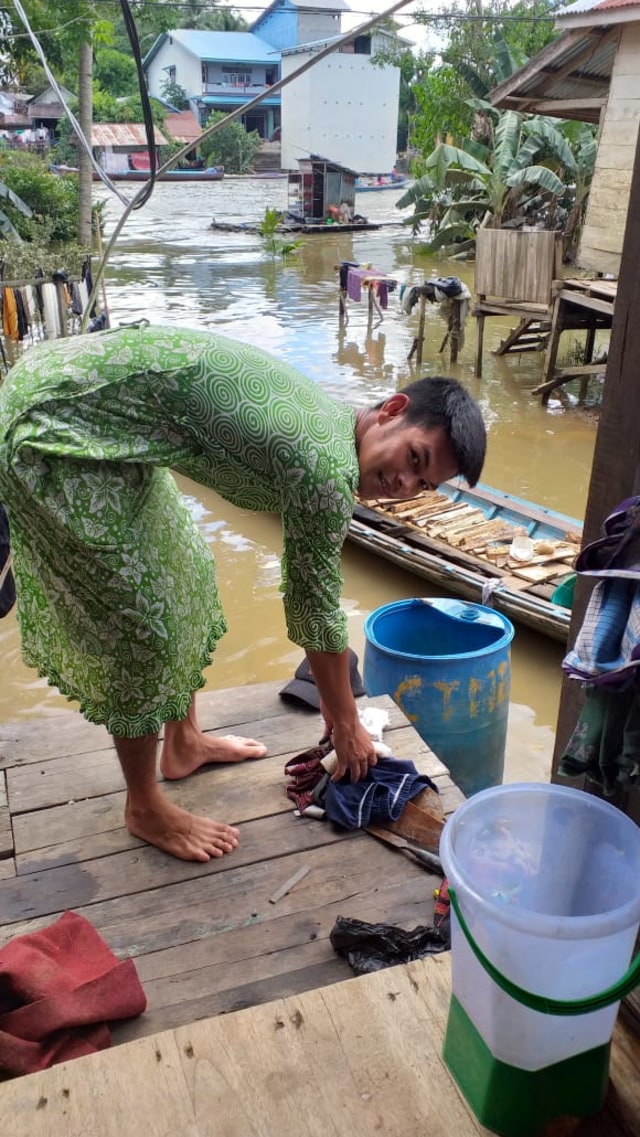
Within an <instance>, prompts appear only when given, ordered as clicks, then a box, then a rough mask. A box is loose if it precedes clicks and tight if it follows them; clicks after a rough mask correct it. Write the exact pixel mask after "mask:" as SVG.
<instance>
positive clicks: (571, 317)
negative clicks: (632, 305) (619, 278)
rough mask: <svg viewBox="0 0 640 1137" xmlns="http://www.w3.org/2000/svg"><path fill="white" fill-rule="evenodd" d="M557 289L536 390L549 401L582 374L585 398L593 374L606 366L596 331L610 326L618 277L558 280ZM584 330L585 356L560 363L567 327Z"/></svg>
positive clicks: (543, 398) (582, 390)
mask: <svg viewBox="0 0 640 1137" xmlns="http://www.w3.org/2000/svg"><path fill="white" fill-rule="evenodd" d="M557 283H558V284H559V285H560V287H558V288H557V289H556V291H555V296H554V301H553V313H552V317H551V331H550V334H549V344H548V347H547V352H546V356H545V361H544V370H543V375H542V383H540V385H539V386H538V387H534V389H533V391H532V394H534V395H542V402H543V403H546V402H547V401H548V399H549V395H550V394H551V392H552V391H554V390H556V388H558V387H561V386H562V385H563V384H564V383H567V382H568V381H569V380H570V379H576V378H578V377H579V378H581V379H582V383H581V397H582V398H584V397H585V395H586V390H587V386H588V381H589V378H590V376H592V375H598V374H601V373H603V372H604V371H605V370H606V364H605V363H604V362H603V361H597V360H595V359H594V348H595V339H596V332H597V331H598V330H600V329H603V328H604V329H607V330H608V329H610V328H611V326H612V322H613V308H614V304H615V299H616V293H617V287H618V286H617V282H616V281H614V280H588V279H584V280H583V279H572V280H562V281H558V282H557ZM570 330H573V331H584V332H585V333H586V335H585V346H584V358H583V361H582V362H581V363H577V364H574V365H572V366H567V367H558V366H557V357H558V348H559V345H560V336H561V334H562V332H563V331H570Z"/></svg>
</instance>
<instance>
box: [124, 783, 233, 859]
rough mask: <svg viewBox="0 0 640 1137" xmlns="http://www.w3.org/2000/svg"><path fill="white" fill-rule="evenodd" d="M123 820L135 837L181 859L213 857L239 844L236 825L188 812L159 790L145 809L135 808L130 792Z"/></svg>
mask: <svg viewBox="0 0 640 1137" xmlns="http://www.w3.org/2000/svg"><path fill="white" fill-rule="evenodd" d="M124 823H125V825H126V827H127V829H128V830H129V832H130V833H131V834H132V835H133V836H134V837H139V838H140V839H141V840H142V841H148V843H149V844H150V845H155V846H156V848H157V849H162V851H163V852H164V853H170V854H171V856H172V857H179V858H180V860H182V861H203V862H204V861H210V860H211V858H212V857H222V856H224V854H225V853H232V852H233V850H234V849H235V848H236V846H237V844H238V830H237V829H234V828H233V826H231V825H224V824H223V823H221V822H218V821H211V820H210V819H209V818H208V817H198V816H197V815H196V814H194V813H188V812H187V810H186V809H181V808H180V806H178V805H174V804H173V802H170V801H169V799H168V798H166V797H165V796H164V794H163V793H161V792H160V791H159V792H158V793H157V794H154V797H153V802H152V803H151V805H150V806H148V807H147V808H145V809H134V808H132V806H131V803H130V801H129V797H128V796H127V802H126V805H125V809H124Z"/></svg>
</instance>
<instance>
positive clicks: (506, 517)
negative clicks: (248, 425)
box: [349, 482, 582, 642]
mask: <svg viewBox="0 0 640 1137" xmlns="http://www.w3.org/2000/svg"><path fill="white" fill-rule="evenodd" d="M516 537H518V538H520V540H519V541H517V542H516V544H515V545H513V544H512V543H513V540H514V538H516ZM349 538H350V540H351V541H353V542H354V543H355V544H357V545H360V546H361V547H362V548H365V549H367V550H368V551H369V552H373V553H376V554H377V555H379V556H381V557H384V558H386V559H387V560H389V561H392V562H393V563H394V564H397V565H399V566H400V567H402V568H404V569H408V570H409V571H410V572H413V573H415V574H416V575H417V576H420V577H422V578H423V579H425V580H428V581H430V582H431V583H433V584H436V585H438V586H439V587H440V588H443V589H445V590H446V591H447V592H453V593H455V594H456V595H459V596H462V597H464V598H465V599H467V600H473V601H475V602H476V603H484V604H487V605H491V606H492V607H494V608H496V609H497V610H498V611H501V612H503V613H504V615H505V616H507V617H509V619H511V620H513V621H514V622H516V623H522V624H526V625H528V626H529V627H531V628H534V629H535V630H536V631H538V632H541V633H543V634H544V635H547V636H550V637H552V638H553V639H556V640H560V641H562V642H566V639H567V634H568V631H569V622H570V618H571V609H570V607H567V606H566V605H565V604H563V603H558V601H557V599H556V601H554V600H553V599H552V597H553V594H554V592H556V589H558V587H559V586H560V585H561V584H562V583H563V582H568V581H569V580H570V578H571V576H572V573H573V563H574V560H575V557H576V555H577V553H578V551H579V549H580V543H581V539H582V526H581V524H580V522H579V521H576V520H575V519H574V518H571V517H567V516H565V515H564V514H561V513H556V512H555V511H554V510H551V509H545V508H543V507H540V506H536V505H533V504H532V503H531V502H527V501H524V500H523V499H522V498H518V497H514V496H512V495H511V494H506V493H502V492H501V491H500V490H496V489H492V488H491V487H489V486H485V485H482V484H479V485H477V486H476V487H475V489H469V488H467V487H464V486H462V485H458V484H456V483H455V482H446V483H444V484H443V485H442V486H440V487H439V489H438V490H435V491H432V492H427V493H424V494H421V495H420V497H417V498H415V499H413V500H412V501H404V502H400V501H382V500H380V501H375V502H358V503H357V504H356V507H355V509H354V513H353V518H352V521H351V525H350V528H349ZM522 538H528V539H529V541H528V542H527V541H526V540H525V541H524V542H523V541H522ZM523 544H524V546H525V547H524V548H520V549H518V545H520V546H522V545H523ZM527 546H528V547H527ZM517 553H520V557H522V556H523V555H526V559H519V558H518V557H517V556H516V555H514V554H517ZM567 587H568V586H567ZM566 591H567V589H566V588H565V589H564V592H565V593H566Z"/></svg>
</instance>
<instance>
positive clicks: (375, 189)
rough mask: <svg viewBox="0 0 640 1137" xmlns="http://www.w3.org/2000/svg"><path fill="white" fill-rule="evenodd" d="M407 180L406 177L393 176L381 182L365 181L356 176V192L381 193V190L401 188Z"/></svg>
mask: <svg viewBox="0 0 640 1137" xmlns="http://www.w3.org/2000/svg"><path fill="white" fill-rule="evenodd" d="M406 181H407V179H406V178H403V177H397V178H392V177H391V176H389V177H387V178H384V179H383V180H382V181H380V182H376V181H372V182H363V181H361V179H360V178H356V193H379V192H380V190H390V189H401V188H402V186H403V185H405V184H406Z"/></svg>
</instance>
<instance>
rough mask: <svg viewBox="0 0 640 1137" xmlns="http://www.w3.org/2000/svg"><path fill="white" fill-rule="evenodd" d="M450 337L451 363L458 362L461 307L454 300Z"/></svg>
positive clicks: (450, 319)
mask: <svg viewBox="0 0 640 1137" xmlns="http://www.w3.org/2000/svg"><path fill="white" fill-rule="evenodd" d="M449 337H450V342H451V362H452V363H457V362H458V348H459V346H460V305H459V304H458V303H457V302H456V301H455V300H454V302H453V307H452V309H451V316H450V317H449Z"/></svg>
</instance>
